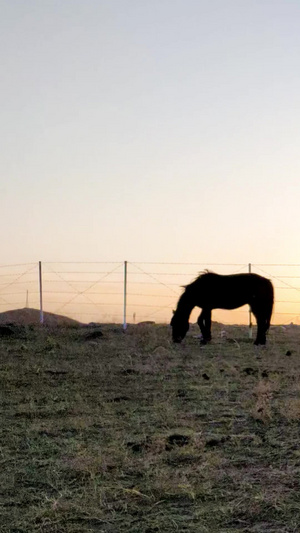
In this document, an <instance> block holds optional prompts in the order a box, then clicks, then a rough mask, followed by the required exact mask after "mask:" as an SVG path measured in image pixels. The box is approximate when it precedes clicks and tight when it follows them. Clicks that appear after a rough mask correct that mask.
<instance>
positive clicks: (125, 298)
mask: <svg viewBox="0 0 300 533" xmlns="http://www.w3.org/2000/svg"><path fill="white" fill-rule="evenodd" d="M126 308H127V261H124V309H123V331H125V330H126V328H127V323H126V311H127V309H126Z"/></svg>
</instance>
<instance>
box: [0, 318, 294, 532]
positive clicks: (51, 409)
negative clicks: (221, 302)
mask: <svg viewBox="0 0 300 533" xmlns="http://www.w3.org/2000/svg"><path fill="white" fill-rule="evenodd" d="M224 330H225V331H226V335H225V334H224V333H223V331H224ZM103 333H104V335H103V337H101V338H99V339H98V340H92V341H87V340H86V332H85V331H84V330H83V329H80V328H65V329H63V328H53V329H46V328H42V329H40V328H31V329H26V328H25V329H23V330H20V329H19V330H18V332H17V334H16V335H15V336H12V337H10V338H7V339H4V338H3V339H2V340H1V341H0V357H1V366H0V379H1V384H0V395H1V412H2V415H1V425H0V432H1V441H0V446H1V447H0V463H1V470H0V515H1V520H0V524H1V525H0V531H1V533H8V532H9V533H25V532H26V533H35V532H42V533H64V532H68V533H75V532H76V533H87V532H95V531H97V532H126V533H154V532H172V533H173V532H174V531H175V532H176V531H178V532H200V533H202V532H203V533H206V532H208V533H220V532H221V533H233V532H237V531H240V532H242V531H243V532H253V533H254V532H256V533H257V532H259V533H265V532H266V531H267V532H270V533H272V532H278V533H279V532H280V533H284V532H290V533H292V532H296V531H299V529H300V505H299V487H300V452H299V447H298V446H299V419H300V389H299V377H300V357H299V355H300V353H299V352H300V349H299V339H300V328H299V330H298V329H297V328H294V329H293V330H292V331H289V330H288V329H287V330H285V331H284V330H281V329H280V328H273V329H272V330H271V332H270V335H269V339H268V345H267V347H266V348H256V347H254V346H253V345H252V344H251V343H250V342H249V340H248V339H247V331H246V328H242V327H236V326H232V327H226V328H224V327H221V326H220V325H217V324H216V325H214V328H213V334H214V340H213V342H212V343H211V344H210V345H208V346H205V347H200V345H199V341H198V339H196V338H194V337H193V335H196V334H197V333H198V331H197V330H196V329H194V328H192V330H191V333H190V335H189V336H188V337H187V339H186V340H185V342H184V343H183V344H182V345H180V346H177V345H173V344H172V343H171V341H170V331H169V328H168V327H167V326H157V325H148V326H147V325H146V326H143V327H133V326H132V327H129V328H128V331H127V333H126V334H123V333H122V332H121V330H120V329H119V328H118V327H116V326H103ZM289 352H290V353H291V355H286V354H287V353H289Z"/></svg>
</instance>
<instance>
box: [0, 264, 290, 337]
mask: <svg viewBox="0 0 300 533" xmlns="http://www.w3.org/2000/svg"><path fill="white" fill-rule="evenodd" d="M204 269H210V270H214V271H216V272H218V273H220V274H229V273H230V274H232V273H239V272H249V270H251V271H252V272H256V273H257V274H261V275H263V276H266V277H268V278H270V279H271V280H272V282H273V284H274V287H275V308H274V314H273V319H272V323H273V324H287V323H291V322H293V323H295V324H300V295H299V291H300V265H299V264H293V265H292V264H253V263H251V264H216V263H139V262H127V261H122V262H114V263H108V262H97V263H83V262H82V263H74V262H72V263H71V262H69V263H51V262H43V263H41V262H39V263H28V264H17V265H0V311H2V312H3V311H8V310H12V309H21V308H25V307H28V308H34V309H39V310H40V321H42V320H43V312H44V311H48V312H51V313H55V314H60V315H64V316H68V317H70V318H73V319H75V320H78V321H80V322H85V323H88V322H114V323H123V324H124V327H126V323H127V322H128V323H137V322H141V321H146V320H151V321H155V322H161V323H168V322H169V321H170V318H171V316H172V309H174V308H175V307H176V303H177V300H178V298H179V296H180V294H181V292H182V285H185V284H187V283H190V282H191V281H192V280H193V279H194V278H195V277H196V276H197V275H198V273H199V272H200V271H202V270H204ZM198 314H199V310H198V312H197V310H194V311H193V313H192V315H191V321H196V320H197V315H198ZM213 320H217V321H219V322H223V323H231V324H232V323H235V324H247V323H248V321H249V309H248V307H247V306H244V307H242V308H240V309H237V310H234V311H224V310H215V311H214V312H213Z"/></svg>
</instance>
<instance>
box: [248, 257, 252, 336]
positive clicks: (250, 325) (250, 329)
mask: <svg viewBox="0 0 300 533" xmlns="http://www.w3.org/2000/svg"><path fill="white" fill-rule="evenodd" d="M248 272H249V274H251V263H249V264H248ZM249 339H252V314H251V307H249Z"/></svg>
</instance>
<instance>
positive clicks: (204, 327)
mask: <svg viewBox="0 0 300 533" xmlns="http://www.w3.org/2000/svg"><path fill="white" fill-rule="evenodd" d="M198 326H199V328H200V331H201V333H202V339H201V344H206V343H207V342H209V341H211V310H210V309H203V310H202V312H201V313H200V315H199V318H198Z"/></svg>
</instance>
